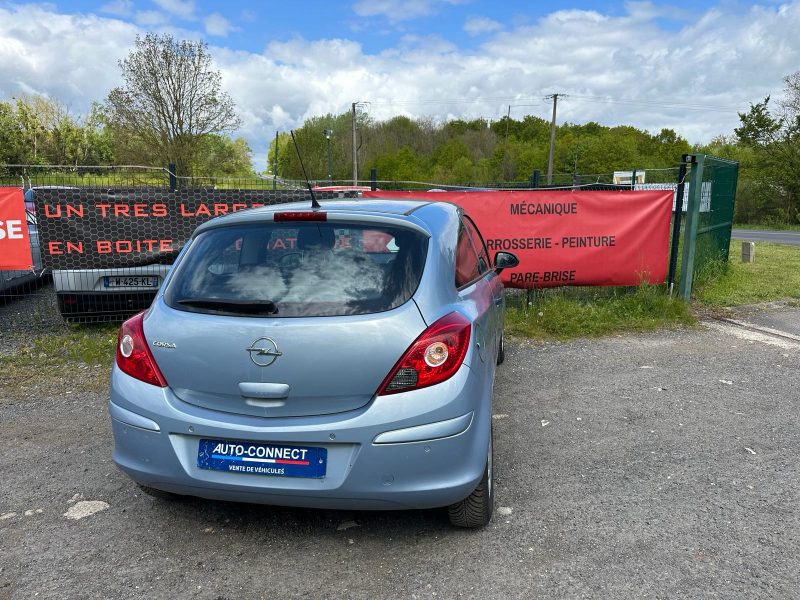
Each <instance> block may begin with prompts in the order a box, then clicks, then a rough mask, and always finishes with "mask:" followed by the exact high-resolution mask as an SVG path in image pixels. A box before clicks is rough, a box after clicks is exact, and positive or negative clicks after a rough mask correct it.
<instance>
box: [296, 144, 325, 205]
mask: <svg viewBox="0 0 800 600" xmlns="http://www.w3.org/2000/svg"><path fill="white" fill-rule="evenodd" d="M289 133H291V134H292V141H293V142H294V149H295V150H297V158H299V159H300V167H301V168H302V169H303V177H305V178H306V185H307V186H308V193H309V194H311V208H322V206H320V203H319V202H317V197H316V196H315V195H314V190H313V189H311V182H310V181H309V180H308V175H307V174H306V166H305V165H304V164H303V157H302V156H300V148H299V147H298V146H297V140H296V139H294V130H293V129H292V130H289Z"/></svg>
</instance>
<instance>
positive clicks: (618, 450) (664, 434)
mask: <svg viewBox="0 0 800 600" xmlns="http://www.w3.org/2000/svg"><path fill="white" fill-rule="evenodd" d="M711 326H712V327H713V328H703V329H687V330H683V331H678V332H664V333H655V334H648V335H631V336H619V337H611V338H606V339H602V340H599V341H582V340H579V341H575V342H569V343H551V344H538V343H531V342H523V341H519V340H517V341H515V342H512V343H508V345H507V359H506V364H505V365H504V366H503V367H501V368H500V370H499V372H498V379H497V385H496V395H495V407H494V413H495V418H494V426H495V436H496V439H495V453H496V457H495V469H496V472H497V474H496V475H497V482H496V483H497V512H496V513H495V517H494V519H493V521H492V523H491V524H490V525H489V526H488V527H487V528H485V529H483V530H481V531H461V530H455V529H451V528H450V527H449V526H448V524H447V522H446V518H445V515H443V514H442V512H441V511H424V512H394V513H369V512H338V511H322V510H300V509H288V508H280V507H263V506H251V505H237V504H230V503H222V502H212V501H204V500H197V499H187V500H183V501H177V502H169V501H162V500H156V499H153V498H151V497H149V496H145V495H142V494H141V493H140V492H139V491H138V489H137V488H136V486H135V485H134V484H133V483H132V482H130V481H129V480H128V479H127V478H126V477H125V476H124V475H122V474H121V473H120V472H119V471H118V470H117V469H116V468H115V467H114V465H113V463H112V462H111V458H110V454H111V444H112V441H111V433H110V428H109V424H108V417H107V415H106V412H105V402H106V397H105V395H104V394H92V393H86V392H81V391H80V389H77V390H75V389H71V388H70V386H69V384H68V383H64V389H65V391H64V392H63V393H61V394H55V395H49V396H47V397H33V398H31V397H27V396H26V397H21V398H14V397H7V396H6V395H5V394H0V395H2V396H4V397H3V398H2V399H0V473H2V486H0V598H6V597H9V598H19V599H22V598H25V599H27V598H32V597H34V596H35V595H37V594H38V596H37V597H38V598H77V597H80V598H140V597H150V598H195V597H196V598H208V599H221V598H231V599H232V598H295V597H299V598H302V597H313V598H341V597H347V598H370V599H372V598H433V597H437V598H453V597H464V598H531V597H544V598H632V597H636V598H701V597H702V598H712V597H719V598H748V599H749V598H791V597H797V594H798V592H797V590H798V589H800V519H799V518H798V512H797V507H798V500H800V495H799V492H800V467H798V450H800V442H798V435H797V432H798V425H800V416H798V415H800V411H799V410H798V408H799V407H798V395H797V392H796V390H797V387H798V384H800V369H799V368H798V364H799V361H798V358H800V344H795V343H793V342H791V341H789V340H785V339H784V340H778V339H774V338H764V337H761V336H760V334H755V333H752V332H748V331H746V330H744V329H742V330H738V329H736V328H735V327H732V326H729V325H721V324H712V325H711ZM67 391H72V392H73V393H70V394H68V393H66V392H67ZM93 511H96V512H93Z"/></svg>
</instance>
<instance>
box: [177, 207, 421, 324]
mask: <svg viewBox="0 0 800 600" xmlns="http://www.w3.org/2000/svg"><path fill="white" fill-rule="evenodd" d="M427 247H428V239H427V237H426V236H425V235H422V234H420V233H418V232H416V231H413V230H410V229H406V228H402V227H393V226H383V225H373V224H369V225H364V224H357V223H352V224H350V223H329V222H320V223H317V222H314V223H302V222H300V223H262V224H257V225H243V226H237V227H222V228H219V229H210V230H208V231H206V232H203V233H201V234H200V235H199V236H197V239H196V240H195V241H194V242H193V243H192V246H191V247H190V248H189V251H188V252H187V254H186V256H185V257H184V259H183V260H182V261H181V263H180V265H179V266H178V268H177V270H176V272H175V275H174V276H173V278H172V281H171V282H170V284H169V286H168V288H167V290H166V292H165V295H164V299H165V301H166V303H167V304H168V305H169V306H171V307H172V308H175V309H178V310H185V311H191V312H202V313H211V314H229V315H245V316H269V317H309V316H336V315H359V314H369V313H376V312H383V311H386V310H391V309H393V308H395V307H397V306H400V305H401V304H403V303H404V302H407V301H408V299H409V298H411V296H412V295H413V294H414V292H415V291H416V289H417V286H418V285H419V281H420V278H421V276H422V269H423V266H424V263H425V256H426V254H427Z"/></svg>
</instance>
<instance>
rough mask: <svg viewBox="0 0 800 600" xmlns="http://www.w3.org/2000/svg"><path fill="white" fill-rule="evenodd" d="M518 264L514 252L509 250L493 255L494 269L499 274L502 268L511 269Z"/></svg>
mask: <svg viewBox="0 0 800 600" xmlns="http://www.w3.org/2000/svg"><path fill="white" fill-rule="evenodd" d="M518 264H519V259H518V258H517V255H516V254H511V252H498V253H497V254H495V255H494V270H495V271H496V272H497V274H498V275H499V274H500V272H501V271H502V270H503V269H513V268H514V267H516V266H517V265H518Z"/></svg>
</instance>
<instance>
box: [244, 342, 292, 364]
mask: <svg viewBox="0 0 800 600" xmlns="http://www.w3.org/2000/svg"><path fill="white" fill-rule="evenodd" d="M247 352H249V353H250V360H252V361H253V363H254V364H256V365H258V366H259V367H268V366H270V365H271V364H272V363H274V362H275V361H276V360H277V358H278V357H279V356H283V352H281V351H280V350H278V344H276V343H275V340H273V339H272V338H268V337H261V338H258V339H257V340H256V341H255V342H253V343H252V344H250V347H249V348H247Z"/></svg>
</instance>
